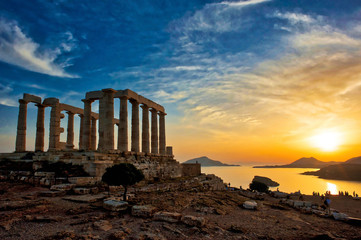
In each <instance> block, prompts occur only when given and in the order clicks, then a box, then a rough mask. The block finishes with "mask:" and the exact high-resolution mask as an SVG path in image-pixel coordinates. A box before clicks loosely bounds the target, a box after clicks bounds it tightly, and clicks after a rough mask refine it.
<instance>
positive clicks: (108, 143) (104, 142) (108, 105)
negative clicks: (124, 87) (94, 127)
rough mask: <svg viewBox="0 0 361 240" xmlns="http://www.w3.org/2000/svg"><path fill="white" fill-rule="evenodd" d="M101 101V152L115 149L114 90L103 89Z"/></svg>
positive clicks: (99, 147) (99, 146)
mask: <svg viewBox="0 0 361 240" xmlns="http://www.w3.org/2000/svg"><path fill="white" fill-rule="evenodd" d="M102 91H103V97H102V98H101V99H99V145H98V149H99V150H113V149H114V93H115V92H116V91H115V90H113V89H103V90H102Z"/></svg>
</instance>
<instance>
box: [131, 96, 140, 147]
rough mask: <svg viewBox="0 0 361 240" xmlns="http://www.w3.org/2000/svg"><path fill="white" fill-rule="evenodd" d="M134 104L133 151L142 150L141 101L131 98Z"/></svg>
mask: <svg viewBox="0 0 361 240" xmlns="http://www.w3.org/2000/svg"><path fill="white" fill-rule="evenodd" d="M130 103H131V104H132V136H131V138H132V145H131V151H132V152H140V151H139V102H137V101H136V100H134V99H132V100H130Z"/></svg>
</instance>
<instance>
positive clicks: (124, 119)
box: [118, 97, 128, 152]
mask: <svg viewBox="0 0 361 240" xmlns="http://www.w3.org/2000/svg"><path fill="white" fill-rule="evenodd" d="M118 150H120V151H122V152H126V151H128V98H127V97H121V98H120V109H119V126H118Z"/></svg>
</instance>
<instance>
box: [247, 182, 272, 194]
mask: <svg viewBox="0 0 361 240" xmlns="http://www.w3.org/2000/svg"><path fill="white" fill-rule="evenodd" d="M249 188H250V189H251V190H256V191H258V192H268V186H267V185H266V184H264V183H262V182H257V181H252V182H251V183H250V184H249Z"/></svg>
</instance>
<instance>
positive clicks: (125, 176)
mask: <svg viewBox="0 0 361 240" xmlns="http://www.w3.org/2000/svg"><path fill="white" fill-rule="evenodd" d="M143 179H144V175H143V173H142V171H140V170H139V169H137V168H136V167H135V166H134V165H133V164H131V163H120V164H117V165H114V166H112V167H109V168H107V169H106V171H105V173H104V175H103V177H102V181H103V182H105V183H106V184H108V185H109V186H119V185H122V186H123V187H124V194H123V200H124V201H125V200H126V197H127V188H128V186H131V185H134V184H136V183H137V182H139V181H141V180H143Z"/></svg>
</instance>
